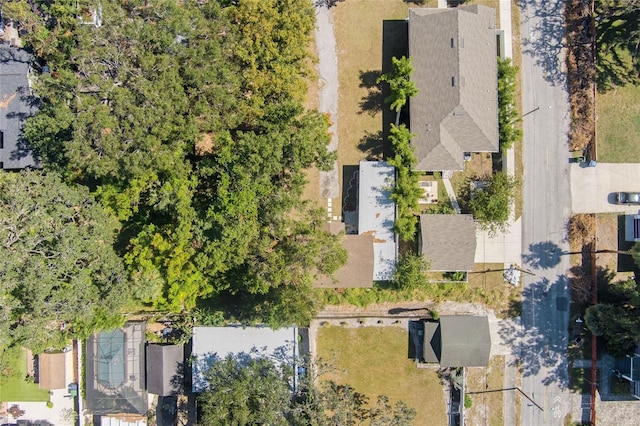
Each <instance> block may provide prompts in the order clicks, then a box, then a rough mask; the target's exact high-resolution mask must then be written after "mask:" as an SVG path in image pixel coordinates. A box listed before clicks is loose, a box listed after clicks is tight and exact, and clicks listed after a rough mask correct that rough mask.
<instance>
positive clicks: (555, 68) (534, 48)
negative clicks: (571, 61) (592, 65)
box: [520, 0, 567, 86]
mask: <svg viewBox="0 0 640 426" xmlns="http://www.w3.org/2000/svg"><path fill="white" fill-rule="evenodd" d="M520 8H521V10H526V9H528V8H535V12H534V16H535V17H537V18H540V20H541V22H540V24H539V25H536V26H535V27H533V28H530V29H529V34H523V35H522V54H523V55H529V56H531V57H532V58H534V59H535V62H536V65H538V66H540V67H541V68H542V69H543V70H544V78H545V80H546V81H547V82H548V83H549V84H551V85H553V86H564V85H566V84H567V79H566V74H565V73H564V72H563V69H564V68H565V64H564V63H563V60H564V59H563V58H564V56H562V55H561V53H562V49H563V48H564V47H565V45H564V42H563V40H564V12H563V10H564V9H563V3H562V2H561V1H555V2H553V1H548V0H521V1H520ZM522 15H523V16H524V15H525V14H524V13H523V14H522ZM524 22H528V19H526V18H525V19H524Z"/></svg>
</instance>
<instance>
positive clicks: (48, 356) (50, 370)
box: [38, 352, 67, 390]
mask: <svg viewBox="0 0 640 426" xmlns="http://www.w3.org/2000/svg"><path fill="white" fill-rule="evenodd" d="M65 357H66V356H65V354H64V353H63V352H45V353H42V354H40V355H38V386H39V387H40V389H46V390H54V389H64V388H66V387H67V384H66V382H65V365H66V364H65Z"/></svg>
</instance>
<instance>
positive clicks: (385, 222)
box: [358, 161, 396, 281]
mask: <svg viewBox="0 0 640 426" xmlns="http://www.w3.org/2000/svg"><path fill="white" fill-rule="evenodd" d="M394 184H395V168H394V167H392V166H390V165H388V164H387V163H386V162H384V161H361V162H360V179H359V182H358V186H359V189H358V234H360V235H372V236H373V279H374V280H375V281H388V280H391V279H392V277H393V272H394V270H395V264H396V240H395V233H394V231H393V226H394V224H395V212H396V204H395V202H394V201H393V200H392V199H391V190H392V188H393V186H394Z"/></svg>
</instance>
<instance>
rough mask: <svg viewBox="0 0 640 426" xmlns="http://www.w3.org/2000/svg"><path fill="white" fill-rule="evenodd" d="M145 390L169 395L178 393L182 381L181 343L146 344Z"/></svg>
mask: <svg viewBox="0 0 640 426" xmlns="http://www.w3.org/2000/svg"><path fill="white" fill-rule="evenodd" d="M146 364H147V391H148V392H149V393H152V394H155V395H160V396H170V395H175V394H176V393H178V392H179V391H180V390H181V389H182V387H183V382H184V347H183V346H182V345H158V344H154V343H151V344H149V345H148V346H147V363H146Z"/></svg>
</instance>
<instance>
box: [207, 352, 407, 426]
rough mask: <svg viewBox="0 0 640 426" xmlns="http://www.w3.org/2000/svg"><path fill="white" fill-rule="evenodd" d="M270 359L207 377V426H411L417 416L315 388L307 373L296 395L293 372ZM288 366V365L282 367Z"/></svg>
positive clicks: (341, 390)
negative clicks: (261, 425) (259, 425)
mask: <svg viewBox="0 0 640 426" xmlns="http://www.w3.org/2000/svg"><path fill="white" fill-rule="evenodd" d="M277 365H278V364H275V363H274V361H273V360H272V359H269V358H267V357H253V358H249V357H248V356H246V355H244V354H243V355H237V356H228V357H227V358H225V359H224V360H219V361H217V362H214V363H213V364H212V366H211V367H210V369H209V370H208V371H207V372H206V373H205V378H206V381H207V384H208V388H207V390H206V391H204V392H202V393H201V394H200V395H199V397H198V407H199V408H200V410H201V418H200V424H202V425H205V426H218V425H220V426H223V425H224V426H241V425H256V424H269V425H283V426H284V425H287V426H288V425H294V426H310V425H311V426H350V425H353V426H355V425H370V426H409V425H411V424H412V423H411V422H412V420H413V419H414V418H415V415H416V413H415V410H413V409H412V408H410V407H408V406H407V405H406V404H404V403H403V402H397V403H396V404H394V405H392V404H391V403H390V401H389V399H388V398H387V397H385V396H379V397H378V399H377V401H376V403H375V404H369V399H368V398H367V397H366V396H365V395H363V394H361V393H359V392H357V391H356V390H355V389H353V388H352V387H351V386H349V385H338V384H336V383H334V382H331V381H327V382H321V383H320V385H318V386H316V385H315V384H314V376H313V374H311V373H310V371H307V373H306V374H305V375H302V376H299V377H298V379H297V388H296V389H293V387H292V385H293V377H292V373H293V372H292V371H289V370H288V369H287V367H284V368H282V367H278V366H277ZM282 365H286V363H285V364H282Z"/></svg>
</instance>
